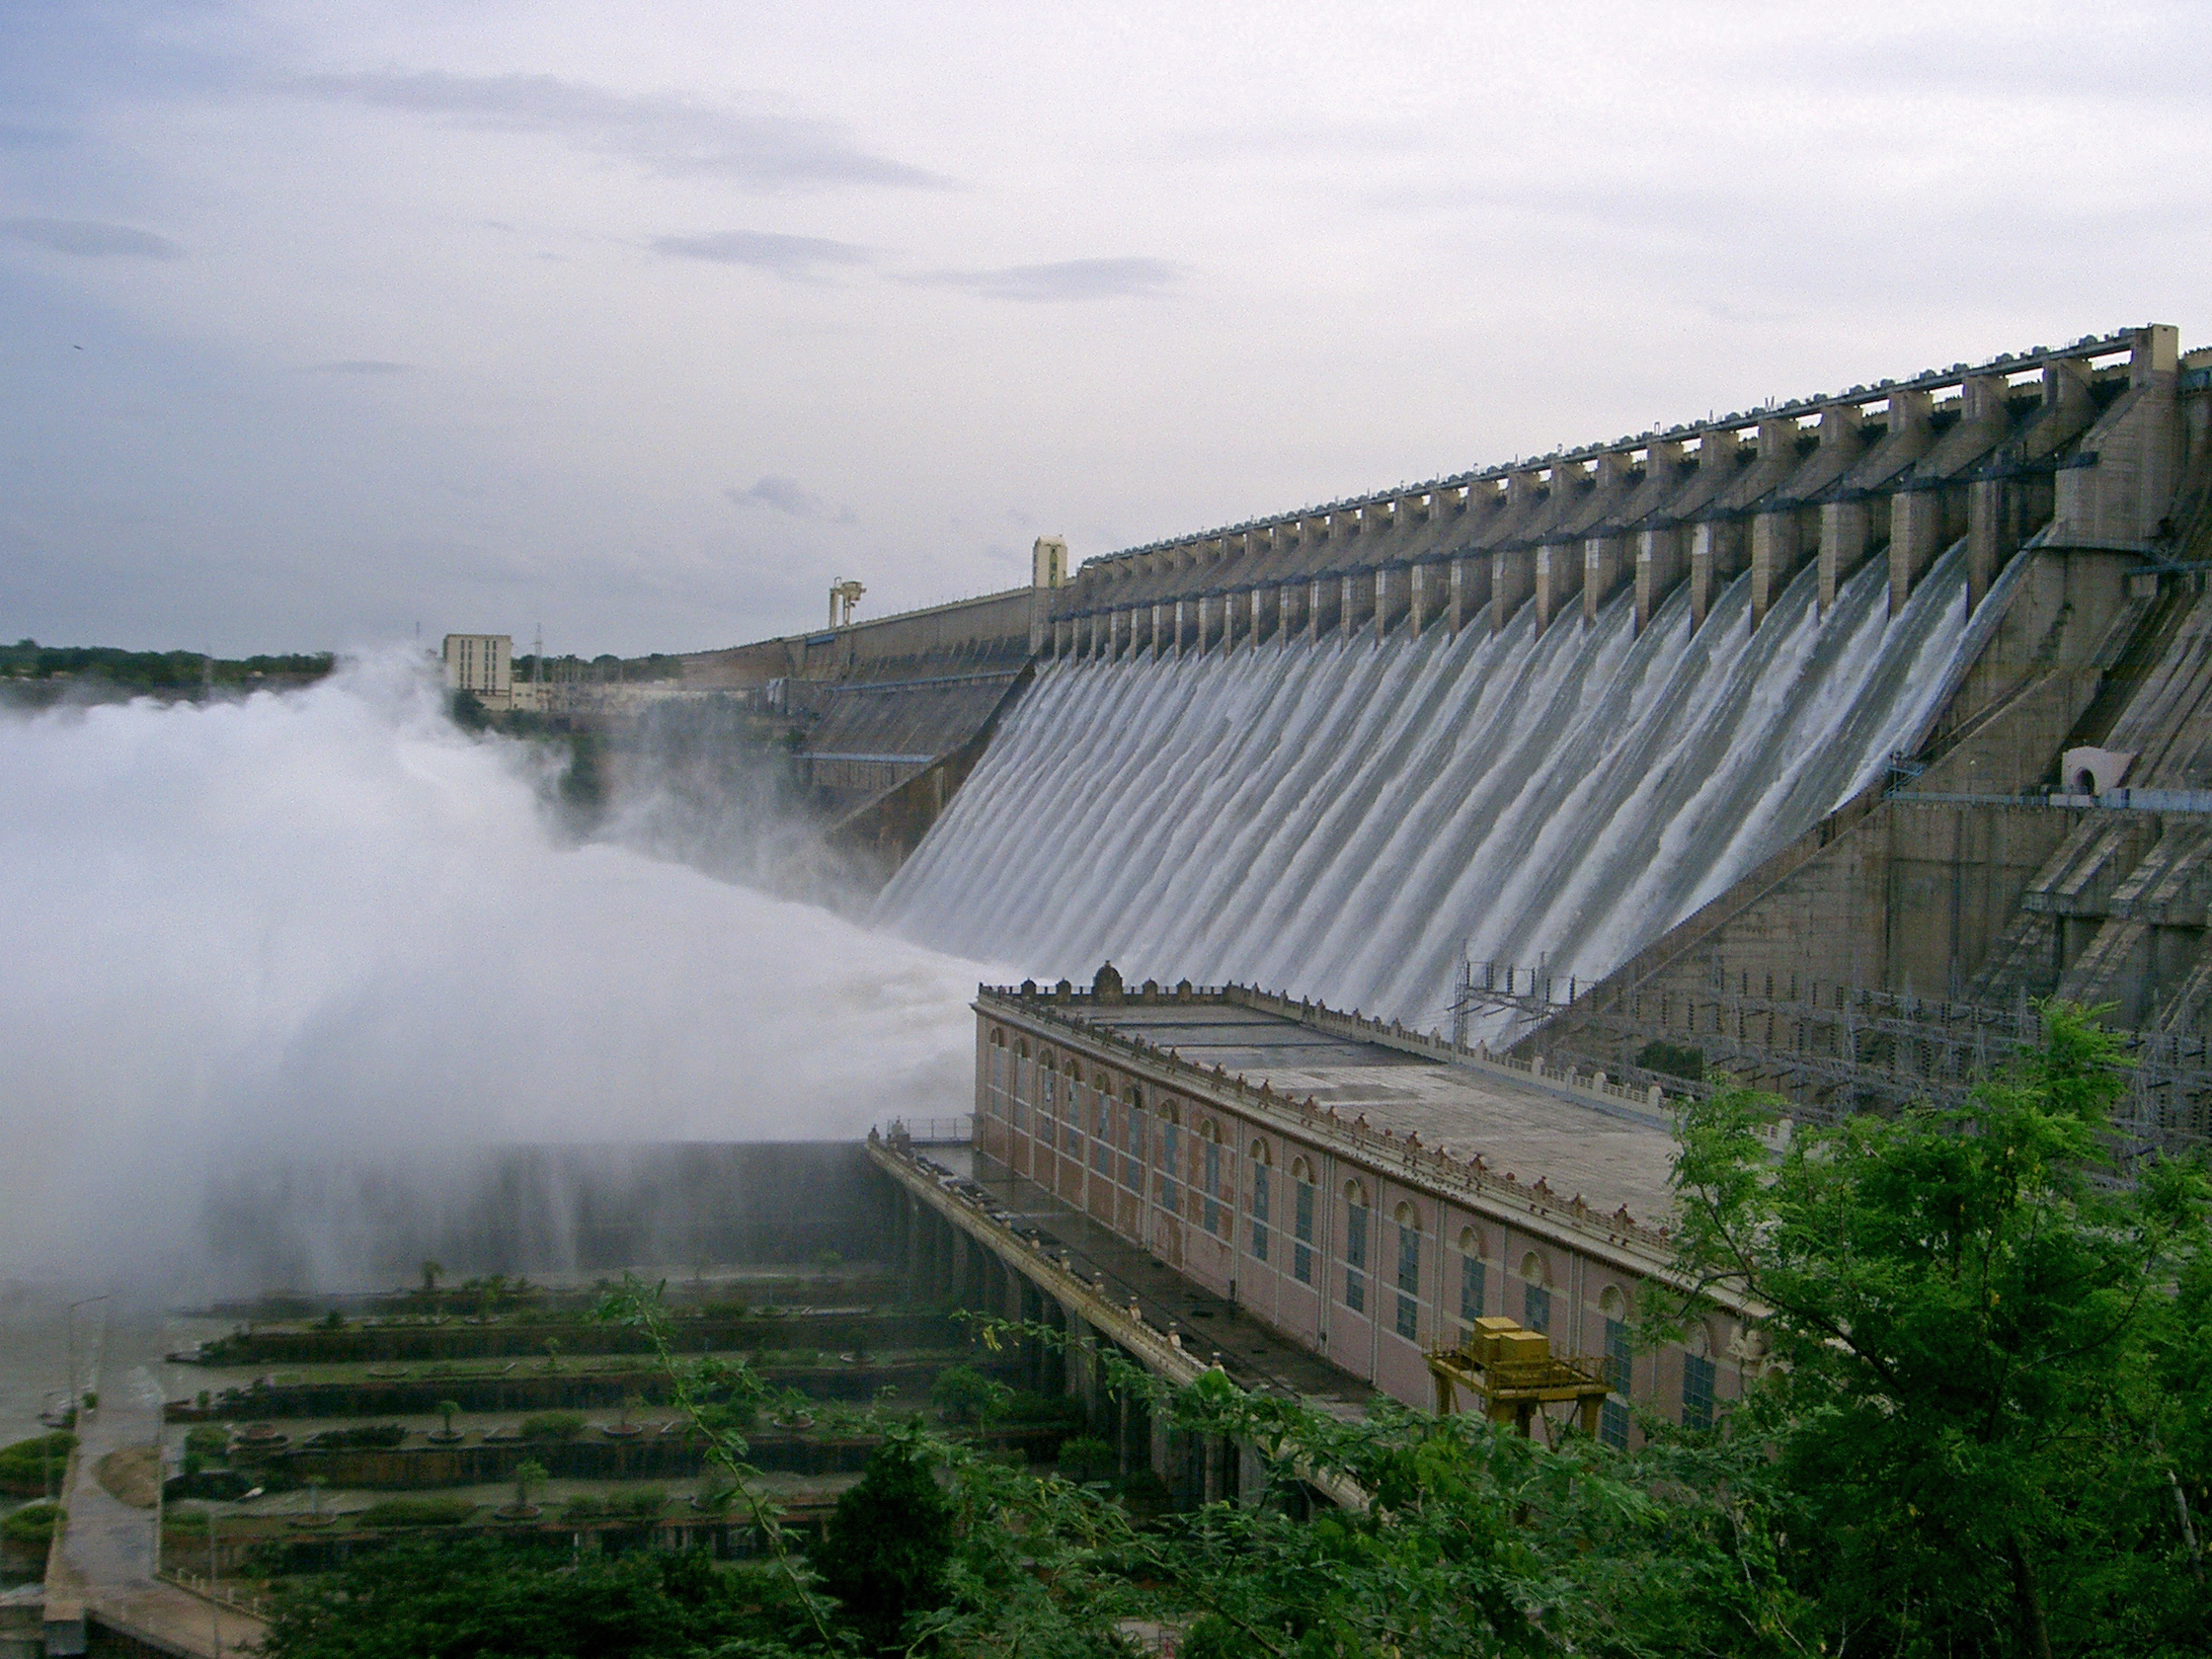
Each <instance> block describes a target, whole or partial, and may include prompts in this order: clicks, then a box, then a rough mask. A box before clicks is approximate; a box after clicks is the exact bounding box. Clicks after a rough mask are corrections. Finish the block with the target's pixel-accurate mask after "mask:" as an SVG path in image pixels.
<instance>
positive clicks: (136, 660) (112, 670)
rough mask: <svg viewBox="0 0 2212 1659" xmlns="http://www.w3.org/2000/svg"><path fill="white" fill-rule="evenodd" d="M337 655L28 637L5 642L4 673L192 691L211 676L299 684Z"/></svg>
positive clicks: (0, 659)
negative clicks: (128, 646)
mask: <svg viewBox="0 0 2212 1659" xmlns="http://www.w3.org/2000/svg"><path fill="white" fill-rule="evenodd" d="M335 661H336V659H335V658H334V657H333V656H332V655H331V653H329V652H327V651H315V652H303V653H293V654H291V655H288V656H281V657H213V658H210V657H207V656H205V655H204V654H202V653H200V652H197V651H120V650H118V649H117V648H116V647H114V646H108V645H66V646H56V645H40V643H39V642H38V641H37V640H28V639H27V640H18V641H16V643H15V644H13V645H0V676H5V677H7V678H10V679H64V678H67V679H86V680H95V681H98V682H99V683H101V684H104V685H118V686H123V687H126V688H128V689H131V690H139V691H172V690H173V691H192V690H195V689H197V688H198V687H200V686H203V685H206V684H209V683H210V682H211V683H213V684H215V685H217V686H226V687H228V686H250V685H253V684H255V683H257V682H259V681H263V680H271V679H280V680H285V681H289V682H291V683H293V684H299V683H303V682H305V681H308V680H314V679H320V678H322V677H323V675H325V674H327V673H329V672H330V671H331V667H332V665H333V663H334V662H335Z"/></svg>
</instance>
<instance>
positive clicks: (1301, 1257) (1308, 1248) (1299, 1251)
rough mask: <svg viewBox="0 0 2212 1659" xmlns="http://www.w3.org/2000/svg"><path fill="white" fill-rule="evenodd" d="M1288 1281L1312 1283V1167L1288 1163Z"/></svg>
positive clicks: (1300, 1162) (1298, 1160)
mask: <svg viewBox="0 0 2212 1659" xmlns="http://www.w3.org/2000/svg"><path fill="white" fill-rule="evenodd" d="M1291 1277H1292V1278H1293V1279H1296V1280H1297V1281H1298V1282H1299V1283H1300V1284H1302V1285H1310V1284H1312V1283H1313V1166H1312V1165H1311V1164H1310V1163H1307V1162H1306V1161H1305V1159H1304V1158H1302V1157H1296V1158H1293V1159H1291Z"/></svg>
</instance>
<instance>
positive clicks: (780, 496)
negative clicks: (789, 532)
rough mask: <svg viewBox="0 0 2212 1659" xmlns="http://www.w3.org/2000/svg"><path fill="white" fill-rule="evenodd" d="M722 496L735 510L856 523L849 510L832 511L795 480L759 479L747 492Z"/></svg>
mask: <svg viewBox="0 0 2212 1659" xmlns="http://www.w3.org/2000/svg"><path fill="white" fill-rule="evenodd" d="M722 493H723V495H724V496H726V497H728V498H729V501H730V503H731V505H732V506H734V507H772V508H774V509H775V510H776V512H778V513H787V514H790V515H791V516H792V517H794V518H827V519H830V520H831V521H832V522H834V523H839V524H852V523H857V522H858V521H859V520H858V517H857V515H856V514H854V513H853V511H852V509H851V508H849V507H846V508H836V509H832V508H831V507H830V504H829V503H828V502H826V501H824V500H823V499H822V498H821V497H820V496H818V495H816V494H815V493H814V492H813V491H812V490H809V489H808V488H806V486H804V485H803V484H801V483H800V482H799V481H798V480H797V479H796V478H780V477H776V476H773V475H771V476H769V477H767V478H763V479H761V480H760V482H759V483H757V484H755V485H753V487H752V488H751V489H750V490H738V489H729V490H725V491H723V492H722Z"/></svg>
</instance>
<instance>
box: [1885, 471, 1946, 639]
mask: <svg viewBox="0 0 2212 1659" xmlns="http://www.w3.org/2000/svg"><path fill="white" fill-rule="evenodd" d="M1942 550H1943V492H1942V488H1941V486H1939V485H1929V486H1926V487H1923V488H1919V489H1915V488H1912V487H1909V486H1908V487H1907V488H1905V489H1903V490H1900V491H1898V492H1897V494H1895V495H1894V496H1892V497H1890V498H1889V613H1890V615H1892V616H1895V615H1896V614H1897V613H1898V612H1899V611H1901V610H1903V609H1904V608H1905V600H1906V599H1907V598H1908V597H1910V596H1911V594H1912V592H1913V590H1914V589H1915V588H1917V587H1919V586H1920V579H1921V578H1922V577H1923V576H1926V575H1927V574H1928V567H1929V566H1930V565H1932V564H1934V563H1935V562H1936V554H1938V553H1940V552H1942Z"/></svg>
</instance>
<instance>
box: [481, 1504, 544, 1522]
mask: <svg viewBox="0 0 2212 1659" xmlns="http://www.w3.org/2000/svg"><path fill="white" fill-rule="evenodd" d="M544 1513H545V1506H544V1505H542V1504H524V1505H522V1506H521V1507H520V1508H516V1507H515V1506H514V1504H507V1505H505V1506H504V1507H502V1508H499V1509H495V1510H493V1511H492V1514H493V1515H494V1516H495V1517H497V1518H498V1519H499V1520H502V1521H535V1520H536V1519H537V1518H538V1517H539V1516H541V1515H543V1514H544Z"/></svg>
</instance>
